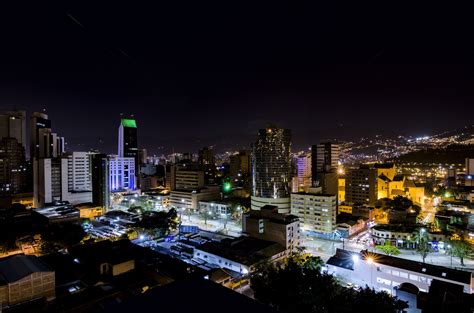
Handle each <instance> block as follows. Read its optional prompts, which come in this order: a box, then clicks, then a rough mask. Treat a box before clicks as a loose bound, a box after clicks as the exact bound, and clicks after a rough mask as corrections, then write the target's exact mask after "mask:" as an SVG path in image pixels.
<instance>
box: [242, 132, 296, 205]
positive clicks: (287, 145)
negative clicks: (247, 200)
mask: <svg viewBox="0 0 474 313" xmlns="http://www.w3.org/2000/svg"><path fill="white" fill-rule="evenodd" d="M290 151H291V131H290V130H289V129H281V128H277V127H268V128H266V129H261V130H259V132H258V136H257V140H256V142H255V143H254V144H253V147H252V196H251V207H252V209H253V210H259V209H260V208H261V207H263V206H264V205H268V204H269V205H275V206H277V207H278V209H279V211H280V213H288V212H289V211H290V181H291V177H290V176H291V159H290Z"/></svg>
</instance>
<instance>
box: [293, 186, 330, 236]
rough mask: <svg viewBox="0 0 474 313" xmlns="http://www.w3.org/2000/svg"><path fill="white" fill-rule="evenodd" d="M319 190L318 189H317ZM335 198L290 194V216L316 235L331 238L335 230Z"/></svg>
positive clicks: (306, 193)
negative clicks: (294, 216) (296, 217)
mask: <svg viewBox="0 0 474 313" xmlns="http://www.w3.org/2000/svg"><path fill="white" fill-rule="evenodd" d="M318 189H319V188H318ZM336 199H337V196H336V195H328V194H322V193H319V190H318V191H316V190H313V188H310V190H309V192H298V193H292V194H291V214H293V215H296V216H298V217H299V219H300V221H301V223H302V224H304V225H305V226H306V227H308V228H309V229H310V230H311V231H313V232H316V233H317V234H318V235H321V236H324V237H327V238H331V237H332V236H333V235H334V231H335V230H336V213H337V201H336Z"/></svg>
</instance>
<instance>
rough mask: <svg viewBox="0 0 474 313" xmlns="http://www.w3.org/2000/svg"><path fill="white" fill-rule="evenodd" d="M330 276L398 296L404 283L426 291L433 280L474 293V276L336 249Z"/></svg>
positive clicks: (329, 261)
mask: <svg viewBox="0 0 474 313" xmlns="http://www.w3.org/2000/svg"><path fill="white" fill-rule="evenodd" d="M326 268H327V271H328V273H330V274H334V275H336V276H338V277H340V278H342V279H347V280H348V281H350V282H352V283H353V284H357V285H359V286H366V285H367V286H369V287H370V288H374V289H375V290H376V291H386V292H388V293H389V294H391V295H395V294H396V289H397V288H399V286H400V285H402V284H403V283H409V284H411V285H413V286H414V287H415V288H416V289H417V290H418V291H423V292H427V291H428V290H429V287H430V285H431V283H432V281H433V280H438V281H444V282H448V283H452V284H455V285H459V286H462V288H463V290H464V292H465V293H468V294H472V293H474V276H473V275H474V274H473V273H471V272H465V271H460V270H455V269H451V268H447V267H443V266H436V265H431V264H426V263H421V262H416V261H411V260H406V259H401V258H396V257H392V256H388V255H382V254H378V253H372V252H368V251H362V252H361V253H355V252H350V251H346V250H341V249H337V252H336V254H335V255H334V256H332V257H331V258H330V259H329V260H328V261H327V264H326Z"/></svg>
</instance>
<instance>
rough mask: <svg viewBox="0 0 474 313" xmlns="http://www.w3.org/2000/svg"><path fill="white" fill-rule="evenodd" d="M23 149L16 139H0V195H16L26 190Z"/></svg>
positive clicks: (25, 165)
mask: <svg viewBox="0 0 474 313" xmlns="http://www.w3.org/2000/svg"><path fill="white" fill-rule="evenodd" d="M27 175H28V172H27V164H26V159H25V149H24V147H23V146H22V145H21V144H20V143H19V142H18V141H17V139H16V138H11V137H4V138H1V139H0V194H16V193H21V192H24V191H26V189H27V187H28V186H27V179H28V177H27Z"/></svg>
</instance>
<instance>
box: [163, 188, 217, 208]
mask: <svg viewBox="0 0 474 313" xmlns="http://www.w3.org/2000/svg"><path fill="white" fill-rule="evenodd" d="M219 197H220V190H219V188H200V189H195V190H186V189H177V190H172V191H171V192H170V206H171V207H172V208H177V209H178V210H188V209H191V210H197V209H198V208H199V202H200V201H211V200H217V199H219Z"/></svg>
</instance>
